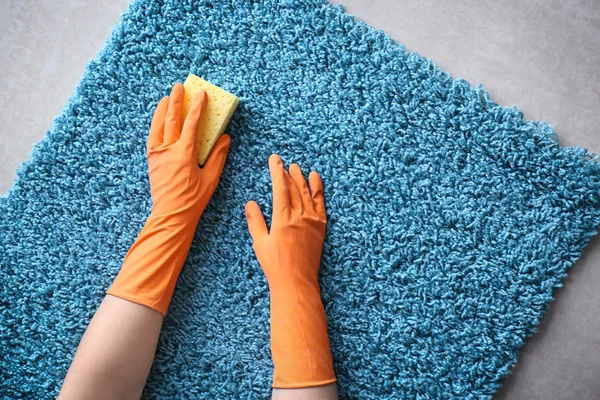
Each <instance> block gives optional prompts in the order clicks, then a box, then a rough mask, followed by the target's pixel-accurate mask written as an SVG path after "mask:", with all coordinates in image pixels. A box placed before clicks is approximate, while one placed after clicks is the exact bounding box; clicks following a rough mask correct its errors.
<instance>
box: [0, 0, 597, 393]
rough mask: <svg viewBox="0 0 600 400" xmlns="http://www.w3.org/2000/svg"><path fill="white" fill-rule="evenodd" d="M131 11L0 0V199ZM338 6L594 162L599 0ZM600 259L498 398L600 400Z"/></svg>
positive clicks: (593, 257) (553, 310) (572, 278)
mask: <svg viewBox="0 0 600 400" xmlns="http://www.w3.org/2000/svg"><path fill="white" fill-rule="evenodd" d="M334 2H335V3H339V1H337V0H334ZM127 3H128V2H127V1H126V0H111V1H108V0H106V1H100V0H88V1H81V0H63V1H60V2H54V1H53V2H46V1H43V0H37V1H32V0H21V1H17V0H14V1H11V0H0V46H1V47H0V49H1V51H0V121H2V124H3V125H2V127H1V129H0V141H1V146H0V155H1V162H0V193H5V192H6V191H7V190H8V188H9V187H10V185H11V184H12V181H13V179H14V176H15V175H14V171H15V169H16V168H17V167H18V166H19V164H20V163H21V162H22V161H24V160H26V159H27V157H28V153H29V151H30V150H31V148H32V145H33V143H34V142H35V141H37V140H39V139H41V137H42V136H43V134H44V132H45V131H46V129H48V127H49V126H50V124H51V122H52V118H53V116H55V115H56V114H57V113H58V112H59V111H60V109H61V107H62V106H63V105H64V104H65V102H66V101H67V99H68V97H69V96H70V94H71V93H72V91H73V89H74V88H75V86H76V84H77V82H78V81H79V78H80V75H81V73H82V72H83V69H84V65H85V62H86V61H88V60H90V59H91V58H93V57H94V55H95V53H96V52H97V51H98V50H99V49H100V48H101V46H102V43H103V42H104V40H105V39H106V38H107V37H108V34H109V32H110V28H111V27H112V26H113V25H114V24H115V23H116V22H117V19H118V16H119V14H120V13H121V12H122V11H124V10H125V8H126V5H127ZM342 3H343V4H344V5H345V6H346V10H347V11H348V12H350V13H353V14H355V15H356V16H357V18H358V19H361V20H363V21H366V22H368V23H369V24H371V25H372V26H374V27H375V28H378V29H383V30H384V31H385V32H387V33H388V34H389V35H390V36H391V37H392V38H393V39H395V40H397V41H398V42H400V43H403V44H404V45H405V46H406V47H407V49H408V50H411V51H417V52H419V53H420V54H421V55H423V56H425V57H428V58H430V59H431V60H433V61H434V62H435V63H437V64H438V65H439V66H440V67H441V68H443V69H445V70H446V71H449V72H450V73H452V75H453V76H455V77H464V78H466V79H468V80H469V81H470V82H471V83H472V84H473V85H476V84H478V83H483V84H484V87H485V88H486V89H487V90H488V91H489V92H490V95H491V97H492V99H494V100H495V101H496V102H498V103H500V104H501V105H512V104H515V105H517V106H519V108H521V110H523V112H524V113H525V116H526V118H529V119H535V120H545V121H547V122H549V123H551V124H552V125H553V126H554V127H555V128H556V130H557V131H558V133H559V135H560V142H561V143H562V144H564V145H569V146H572V145H578V146H581V147H587V148H589V149H590V150H592V151H594V152H597V153H600V129H599V127H600V82H599V80H600V73H599V71H598V66H599V65H600V0H566V1H559V0H552V1H543V0H530V1H525V2H524V1H519V0H507V1H503V2H497V1H478V2H476V1H461V2H458V1H452V0H440V1H417V0H409V1H406V0H405V1H394V0H376V1H373V0H371V1H369V0H345V1H342ZM599 256H600V240H599V239H598V238H595V239H593V240H592V242H591V244H590V246H589V247H588V248H587V249H586V251H585V252H584V255H583V257H582V259H581V260H580V261H579V262H578V263H577V264H576V265H575V266H574V267H573V268H572V270H571V271H570V275H569V277H568V278H567V279H566V281H565V286H564V288H562V289H560V290H559V291H558V292H557V293H556V301H554V302H553V303H552V305H551V307H550V309H549V311H548V314H547V316H546V317H545V318H544V319H543V320H542V323H541V325H540V331H539V333H538V334H536V335H535V336H534V337H533V338H531V339H530V340H529V341H528V342H527V344H526V345H525V347H524V348H523V350H522V355H521V359H520V361H519V363H518V364H517V366H516V367H515V370H514V373H513V374H512V375H511V376H510V377H509V378H508V379H507V380H506V381H505V383H504V386H503V388H502V389H501V390H500V392H499V393H498V395H497V396H496V398H497V399H528V400H533V399H560V400H563V399H564V400H566V399H573V400H575V399H577V400H587V399H590V400H591V399H599V398H600V317H599V315H598V314H599V313H598V308H599V307H598V306H600V289H599V288H600V258H599Z"/></svg>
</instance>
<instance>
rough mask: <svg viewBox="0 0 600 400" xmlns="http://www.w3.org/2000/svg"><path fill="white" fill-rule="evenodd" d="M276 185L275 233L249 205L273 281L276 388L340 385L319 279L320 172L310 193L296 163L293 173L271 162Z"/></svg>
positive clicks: (260, 254)
mask: <svg viewBox="0 0 600 400" xmlns="http://www.w3.org/2000/svg"><path fill="white" fill-rule="evenodd" d="M269 169H270V171H271V180H272V181H273V217H272V220H271V232H269V231H268V230H267V225H266V224H265V220H264V218H263V215H262V212H261V210H260V208H259V206H258V204H256V202H254V201H250V202H248V203H247V204H246V218H247V220H248V229H249V230H250V235H251V236H252V241H253V248H254V252H255V253H256V257H257V258H258V262H259V263H260V265H261V267H262V269H263V271H264V273H265V275H266V277H267V281H268V282H269V292H270V299H271V353H272V355H273V364H274V366H275V368H274V371H273V387H274V388H302V387H311V386H320V385H326V384H329V383H333V382H335V381H336V378H335V373H334V372H333V359H332V356H331V351H330V349H329V338H328V337H327V320H326V318H325V309H324V308H323V304H322V303H321V293H320V289H319V282H318V281H317V275H318V273H319V266H320V262H321V251H322V248H323V240H324V238H325V224H326V216H325V199H324V196H323V184H322V182H321V178H320V177H319V174H317V173H316V172H311V174H310V176H309V182H310V191H309V188H308V186H307V184H306V181H305V180H304V176H303V175H302V171H301V170H300V167H299V166H298V165H296V164H292V165H291V166H290V172H289V174H288V172H287V171H286V170H285V169H284V167H283V163H282V162H281V159H280V158H279V156H277V155H275V154H274V155H272V156H271V157H270V158H269Z"/></svg>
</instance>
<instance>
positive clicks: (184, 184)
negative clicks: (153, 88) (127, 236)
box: [107, 83, 230, 315]
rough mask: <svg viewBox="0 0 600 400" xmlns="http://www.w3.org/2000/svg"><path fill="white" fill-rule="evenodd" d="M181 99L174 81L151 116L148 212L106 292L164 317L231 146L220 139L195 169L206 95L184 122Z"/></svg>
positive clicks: (180, 89) (226, 138)
mask: <svg viewBox="0 0 600 400" xmlns="http://www.w3.org/2000/svg"><path fill="white" fill-rule="evenodd" d="M183 96H184V88H183V85H182V84H181V83H177V84H176V85H175V86H174V87H173V90H172V91H171V96H170V97H168V96H167V97H164V98H163V99H162V100H161V101H160V103H159V104H158V106H157V107H156V111H155V112H154V118H153V119H152V125H151V127H150V135H149V136H148V143H147V147H146V150H147V157H148V174H149V178H150V191H151V195H152V202H153V205H152V211H151V213H150V216H149V217H148V219H147V221H146V225H145V226H144V228H143V229H142V231H141V232H140V234H139V235H138V237H137V239H136V241H135V243H134V244H133V246H132V247H131V249H130V250H129V252H128V253H127V256H126V257H125V260H124V261H123V265H122V267H121V271H120V272H119V274H118V275H117V278H116V279H115V281H114V282H113V284H112V286H111V288H110V289H109V290H108V292H107V293H108V294H110V295H113V296H117V297H120V298H123V299H125V300H129V301H133V302H135V303H138V304H142V305H145V306H148V307H150V308H153V309H155V310H156V311H158V312H160V313H161V314H163V315H165V314H166V312H167V309H168V307H169V303H170V302H171V297H172V296H173V290H174V289H175V284H176V282H177V278H178V277H179V273H180V272H181V268H182V267H183V263H184V262H185V259H186V257H187V254H188V251H189V248H190V245H191V243H192V239H193V238H194V232H195V231H196V226H197V225H198V220H199V219H200V215H201V214H202V212H203V211H204V209H205V208H206V205H207V204H208V201H209V200H210V198H211V196H212V194H213V192H214V190H215V188H216V187H217V184H218V183H219V178H220V177H221V171H222V170H223V166H224V165H225V160H226V158H227V153H228V150H229V143H230V138H229V136H228V135H222V136H221V137H220V138H219V140H218V141H217V143H216V144H215V146H214V148H213V150H212V153H211V155H210V157H209V159H208V160H207V162H206V164H205V166H204V168H200V167H199V166H198V163H197V159H196V134H197V131H198V121H199V119H200V115H201V113H202V109H203V107H204V104H205V103H206V93H205V92H200V93H199V94H198V95H196V97H195V98H194V101H193V103H192V106H191V108H190V112H189V114H188V115H187V117H186V118H185V121H182V104H183ZM182 125H183V127H182Z"/></svg>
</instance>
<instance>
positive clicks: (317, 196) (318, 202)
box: [308, 171, 327, 222]
mask: <svg viewBox="0 0 600 400" xmlns="http://www.w3.org/2000/svg"><path fill="white" fill-rule="evenodd" d="M308 183H309V184H310V193H311V196H312V200H313V204H314V206H315V211H316V212H317V215H318V216H319V218H320V219H321V221H323V222H326V221H327V214H325V195H324V194H323V182H322V181H321V177H320V176H319V174H317V173H316V172H315V171H313V172H311V173H310V175H309V176H308Z"/></svg>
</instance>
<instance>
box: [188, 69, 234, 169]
mask: <svg viewBox="0 0 600 400" xmlns="http://www.w3.org/2000/svg"><path fill="white" fill-rule="evenodd" d="M183 87H184V88H185V96H184V98H183V110H182V114H183V118H182V121H183V120H184V119H185V117H186V116H187V114H188V112H189V111H190V107H191V106H192V101H194V98H195V97H196V95H197V94H198V92H200V91H201V90H204V91H205V92H206V95H207V98H208V101H207V102H206V104H205V105H204V110H202V114H201V115H200V122H199V123H198V137H197V139H196V140H197V146H196V148H197V153H198V154H197V155H198V164H200V165H204V163H205V162H206V160H207V159H208V156H209V154H210V151H211V150H212V148H213V146H214V145H215V143H216V142H217V139H218V138H219V136H220V135H221V134H222V133H223V131H225V128H226V127H227V123H228V122H229V120H230V119H231V116H232V115H233V112H234V111H235V108H236V107H237V105H238V103H239V102H240V99H239V98H237V97H236V96H235V95H233V94H231V93H229V92H228V91H226V90H223V89H221V88H220V87H218V86H215V85H213V84H212V83H210V82H207V81H205V80H204V79H202V78H200V77H197V76H196V75H194V74H189V75H188V77H187V79H186V80H185V82H184V83H183Z"/></svg>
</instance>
